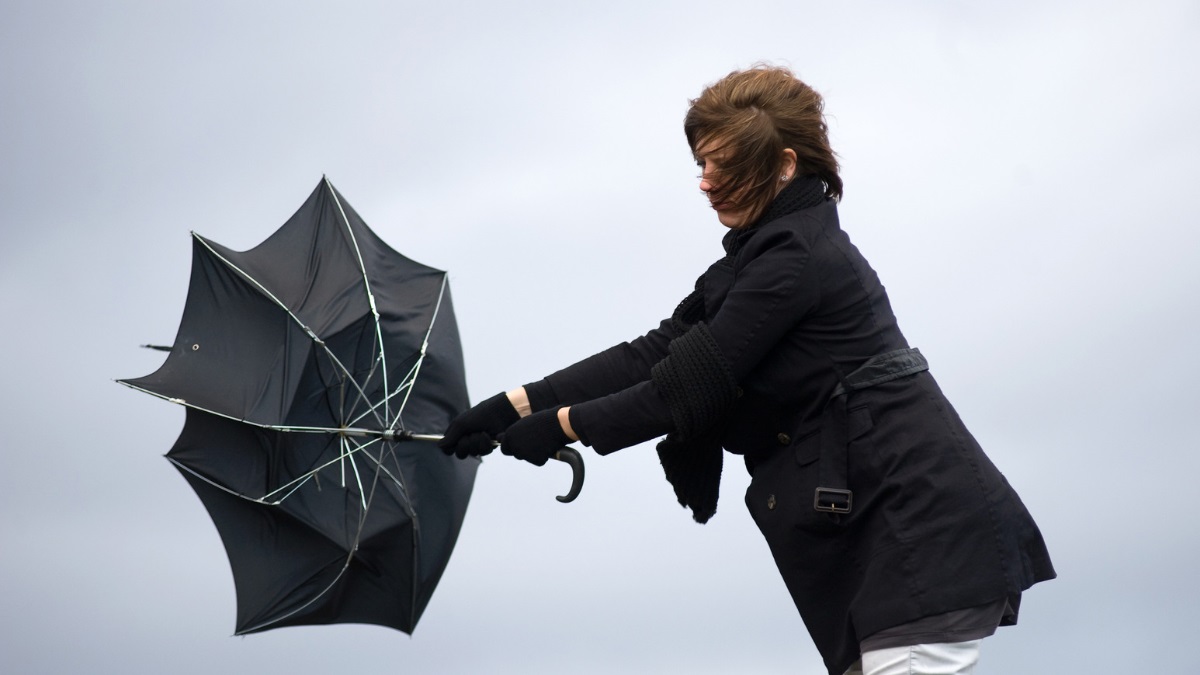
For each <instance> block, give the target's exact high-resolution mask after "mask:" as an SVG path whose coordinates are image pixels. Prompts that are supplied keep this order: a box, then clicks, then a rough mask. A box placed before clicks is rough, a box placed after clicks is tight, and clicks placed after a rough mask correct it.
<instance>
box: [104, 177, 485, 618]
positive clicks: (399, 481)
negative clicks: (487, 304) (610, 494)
mask: <svg viewBox="0 0 1200 675" xmlns="http://www.w3.org/2000/svg"><path fill="white" fill-rule="evenodd" d="M193 237H194V242H193V253H192V276H191V284H190V286H189V289H188V297H187V302H186V305H185V307H184V312H183V319H182V320H181V322H180V327H179V332H178V335H177V336H176V338H175V343H174V345H173V346H172V347H171V351H170V354H169V355H168V357H167V360H166V362H165V363H164V364H163V365H162V367H161V368H159V369H158V370H157V371H156V372H154V373H152V374H150V375H147V376H146V377H142V378H138V379H131V380H122V381H121V382H122V383H124V384H126V385H128V386H130V387H133V388H135V389H139V390H142V391H145V392H147V393H150V394H153V395H156V396H159V397H162V398H165V399H168V400H170V401H172V402H175V403H179V404H182V405H185V406H187V419H186V422H185V424H184V428H183V432H182V433H181V434H180V437H179V440H178V441H176V443H175V446H174V447H173V448H172V449H171V450H170V452H168V453H167V458H168V459H169V460H170V461H171V462H173V463H174V464H175V466H176V467H178V468H179V470H180V471H181V472H182V473H183V475H184V477H185V478H186V479H187V480H188V482H189V483H190V484H191V485H192V487H193V488H194V489H195V491H196V493H197V494H198V495H199V496H200V498H201V500H202V501H203V502H204V505H205V507H206V508H207V509H208V511H209V514H210V515H211V516H212V518H213V521H214V523H215V524H216V526H217V529H218V531H219V532H220V534H221V538H222V540H223V542H224V544H225V548H226V551H227V552H228V554H229V559H230V565H231V567H232V569H233V576H234V583H235V586H236V587H237V596H238V620H237V632H238V633H239V634H242V633H251V632H255V631H260V630H266V629H269V628H277V627H280V626H288V625H298V624H324V623H372V624H379V625H384V626H391V627H393V628H396V629H399V630H402V631H404V632H407V633H411V632H412V630H413V628H414V626H415V625H416V622H417V620H418V619H419V618H420V616H421V613H422V611H423V610H424V608H425V606H426V605H427V604H428V602H429V598H430V595H431V594H432V592H433V589H434V586H435V585H436V584H437V582H438V579H439V578H440V577H441V575H442V572H443V570H444V569H445V567H446V563H447V561H448V559H449V556H450V553H451V550H452V549H453V547H454V542H455V540H456V539H457V536H458V532H459V529H460V528H461V526H462V521H463V517H464V515H465V513H466V507H467V502H468V500H469V499H470V494H471V489H472V486H473V485H474V479H475V472H476V469H477V468H478V461H477V460H467V461H460V460H456V459H454V458H451V457H447V456H445V455H444V454H443V453H442V452H441V451H439V450H438V449H437V448H436V447H435V446H434V445H433V443H431V442H429V441H417V440H406V439H408V438H409V434H411V433H418V434H436V433H440V432H441V430H443V429H445V428H446V425H447V424H448V423H449V421H450V419H451V418H452V417H453V416H454V415H456V414H457V413H458V412H460V411H462V410H464V409H465V408H466V407H467V406H468V398H467V391H466V382H465V376H464V372H463V359H462V348H461V343H460V341H459V336H458V328H457V326H456V324H455V321H454V312H453V304H452V302H451V299H450V290H449V287H448V285H447V283H446V273H445V272H442V271H440V270H436V269H433V268H431V267H427V266H425V265H421V264H420V263H417V262H414V261H412V260H409V259H408V258H405V257H404V256H402V255H400V254H399V253H397V252H396V251H394V250H392V249H391V248H390V247H389V246H388V245H387V244H386V243H384V242H383V240H382V239H380V238H379V237H378V236H377V235H376V234H375V233H374V232H372V231H371V230H370V228H368V227H367V225H366V223H364V222H363V220H362V219H361V218H360V217H359V216H358V214H357V213H355V212H354V210H353V209H352V208H351V207H350V205H349V204H347V203H346V201H345V200H344V199H343V198H342V196H341V195H340V194H339V193H338V192H337V191H336V190H335V189H334V187H333V185H332V184H330V182H329V181H328V180H327V179H322V180H321V182H320V184H318V185H317V188H316V189H315V190H314V191H313V193H312V194H311V195H310V196H309V198H308V200H307V201H306V202H305V203H304V205H303V206H301V207H300V209H299V210H298V211H297V212H296V214H295V215H293V216H292V217H291V219H289V220H288V221H287V222H286V223H285V224H284V225H283V227H281V228H280V229H279V230H278V231H276V232H275V233H274V234H273V235H271V236H270V237H269V238H268V239H267V240H266V241H264V242H263V243H262V244H260V245H258V246H257V247H255V248H253V249H251V250H249V251H244V252H237V251H232V250H229V249H227V248H225V247H223V246H221V245H219V244H217V243H215V242H212V241H209V240H206V239H204V238H203V237H200V236H199V235H195V234H193Z"/></svg>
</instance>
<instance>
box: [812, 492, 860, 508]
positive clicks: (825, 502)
mask: <svg viewBox="0 0 1200 675" xmlns="http://www.w3.org/2000/svg"><path fill="white" fill-rule="evenodd" d="M853 505H854V493H853V492H851V491H849V490H839V489H837V488H825V487H819V488H817V489H816V490H814V491H813V508H814V509H816V510H817V511H821V512H823V513H843V514H844V513H850V508H851V507H852V506H853Z"/></svg>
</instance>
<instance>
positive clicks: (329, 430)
mask: <svg viewBox="0 0 1200 675" xmlns="http://www.w3.org/2000/svg"><path fill="white" fill-rule="evenodd" d="M116 382H117V384H123V385H125V386H126V387H129V388H130V389H133V390H135V391H140V392H142V393H143V394H149V395H151V396H153V397H155V398H161V399H162V400H164V401H167V402H169V403H175V404H177V405H181V406H184V407H185V408H191V409H192V410H199V411H200V412H204V413H208V414H210V415H216V416H217V417H223V418H225V419H227V420H233V421H234V422H241V423H242V424H249V425H250V426H254V427H258V428H259V429H270V430H271V431H286V432H293V433H301V434H338V433H342V432H345V431H352V432H357V433H362V434H369V433H378V432H372V431H370V430H369V429H343V428H341V427H301V426H287V425H283V424H263V423H262V422H255V421H253V420H248V419H245V418H242V417H234V416H233V415H228V414H226V413H223V412H217V411H216V410H212V409H210V408H205V407H203V406H198V405H196V404H195V403H189V402H188V401H187V400H185V399H182V398H176V397H174V396H167V395H165V394H160V393H158V392H157V391H151V390H149V389H145V388H143V387H139V386H137V385H136V384H131V383H129V382H126V381H125V380H116Z"/></svg>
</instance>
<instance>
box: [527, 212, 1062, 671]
mask: <svg viewBox="0 0 1200 675" xmlns="http://www.w3.org/2000/svg"><path fill="white" fill-rule="evenodd" d="M723 244H724V246H725V251H726V255H725V256H724V257H722V258H721V259H720V260H718V261H717V262H716V263H714V264H713V265H712V266H710V267H709V268H708V270H707V271H706V272H705V273H704V275H703V277H702V281H701V282H700V283H699V284H698V286H697V287H698V288H700V289H702V294H703V300H704V317H703V319H704V321H705V324H706V325H707V326H708V327H709V330H710V332H711V334H712V337H713V339H714V341H715V342H716V344H717V345H718V346H719V347H720V349H721V352H722V353H723V354H724V356H725V360H726V362H727V363H729V365H730V370H731V372H732V373H733V376H734V378H735V379H736V380H737V382H738V384H739V387H740V388H741V391H742V396H740V397H739V398H738V399H737V401H736V402H735V403H734V404H733V406H732V408H731V409H730V412H729V414H728V415H727V416H726V417H725V419H724V421H723V425H722V427H721V440H722V445H723V446H724V448H725V449H726V450H728V451H730V452H734V453H738V454H744V455H746V456H747V460H748V461H747V464H748V465H752V466H753V472H752V475H753V478H752V480H751V484H750V487H749V488H748V490H747V492H746V504H747V506H748V507H749V509H750V512H751V515H752V516H753V517H754V520H755V522H756V523H757V524H758V526H759V528H760V530H761V531H762V533H763V535H764V537H765V538H766V540H767V543H768V545H769V546H770V548H771V552H772V555H773V556H774V557H775V561H776V564H777V566H778V568H779V570H780V573H781V575H782V576H783V578H784V581H785V583H786V584H787V587H788V589H789V592H790V593H791V595H792V599H793V601H794V602H795V603H796V606H797V609H799V611H800V614H801V616H802V617H803V619H804V622H805V624H806V626H807V627H808V629H809V632H810V634H811V635H812V637H813V640H814V642H815V643H816V645H817V648H818V649H819V650H820V652H821V654H822V656H823V658H824V659H825V663H826V666H827V668H828V669H829V672H830V673H836V674H837V675H841V673H843V672H844V671H845V669H846V668H847V667H848V666H849V665H850V664H851V663H853V662H854V661H855V660H856V659H857V658H858V643H859V641H860V639H861V638H862V637H863V636H866V635H870V634H872V633H875V632H878V631H881V630H884V629H886V628H889V627H891V626H897V625H901V624H905V623H908V622H911V621H915V620H917V619H920V618H921V617H925V616H930V615H935V614H940V613H944V612H950V611H953V610H958V609H963V608H967V607H973V606H977V605H980V604H982V603H985V602H988V601H991V600H994V599H995V598H999V597H1006V596H1007V597H1012V596H1014V595H1016V594H1018V593H1020V592H1021V591H1023V590H1025V589H1026V588H1028V587H1029V586H1031V585H1033V584H1034V583H1036V582H1038V581H1042V580H1045V579H1050V578H1053V577H1054V575H1055V574H1054V568H1053V566H1052V564H1051V562H1050V557H1049V554H1048V552H1047V550H1046V547H1045V544H1044V543H1043V541H1042V537H1041V534H1040V532H1039V531H1038V528H1037V525H1036V524H1035V523H1034V521H1033V519H1032V518H1031V517H1030V515H1029V513H1028V512H1027V511H1026V509H1025V507H1024V505H1023V504H1022V503H1021V500H1020V498H1019V497H1018V496H1017V494H1016V492H1015V491H1014V490H1013V489H1012V488H1011V487H1010V486H1009V485H1008V482H1007V481H1006V480H1005V478H1004V476H1003V475H1002V474H1001V473H1000V472H999V471H998V470H997V469H996V467H995V466H994V465H993V464H992V463H991V461H990V460H989V459H988V457H987V456H986V455H985V454H984V453H983V451H982V449H981V448H980V447H979V444H978V443H977V442H976V441H975V439H974V438H973V437H972V435H971V433H970V432H969V430H968V429H967V428H966V426H965V425H964V424H963V423H962V420H961V419H959V417H958V415H957V414H956V413H955V412H954V409H953V407H952V406H951V405H950V402H949V401H948V400H947V399H946V397H945V396H944V395H943V393H942V392H941V390H940V389H939V388H938V386H937V383H936V381H935V380H934V378H933V375H932V374H931V372H930V371H923V372H917V373H913V374H910V375H906V376H904V377H901V378H899V379H895V380H891V381H888V382H883V383H880V384H877V385H876V386H872V387H869V388H866V389H857V390H854V391H848V392H847V393H846V394H845V396H844V397H843V398H844V408H843V410H844V413H845V418H844V422H843V424H844V428H845V432H844V433H845V441H844V445H845V453H846V455H845V456H846V457H847V460H848V461H847V485H848V487H849V488H850V489H851V490H852V491H853V493H854V509H853V512H852V513H851V514H849V515H847V516H836V519H835V518H834V517H831V516H830V514H825V513H820V512H817V511H815V510H814V509H813V494H814V490H815V488H816V487H817V486H818V480H819V474H818V471H819V466H818V465H819V464H820V462H819V461H818V460H819V458H820V452H821V444H822V437H823V436H826V435H828V434H829V433H832V432H831V431H830V430H826V429H825V428H824V424H825V411H826V406H827V403H828V402H829V401H830V399H831V398H832V397H833V394H834V392H835V390H837V388H838V386H839V385H840V384H841V383H842V382H843V381H844V380H845V379H846V378H847V377H848V376H849V375H850V374H851V373H853V372H854V371H856V370H858V369H859V368H861V367H863V366H864V364H866V363H867V362H868V361H869V360H870V359H871V358H872V357H875V356H877V355H881V354H887V353H889V352H893V351H895V350H901V349H905V348H908V347H909V345H908V343H907V341H906V340H905V338H904V336H903V334H902V333H901V331H900V328H899V326H898V324H897V321H896V317H895V315H894V314H893V313H892V309H891V306H890V303H889V302H888V298H887V294H886V292H885V290H884V288H883V285H882V284H881V283H880V281H879V278H878V276H877V275H876V274H875V272H874V270H872V269H871V267H870V265H869V264H868V263H867V261H866V260H865V258H864V257H863V256H862V254H861V253H860V252H859V251H858V249H857V248H856V247H855V246H854V245H853V244H852V243H851V241H850V239H849V237H848V236H847V235H846V233H845V232H844V231H843V230H842V229H841V228H840V225H839V221H838V215H837V208H836V205H835V204H834V203H833V202H830V201H823V202H822V203H820V204H819V205H816V206H814V207H811V208H805V209H801V210H798V211H793V212H791V213H788V214H787V215H784V216H782V217H778V218H774V219H772V220H769V221H764V222H761V223H760V224H758V225H756V226H755V227H753V228H750V229H747V230H731V231H730V232H729V233H727V234H726V235H725V238H724V240H723ZM680 334H681V332H680V327H679V326H678V325H676V323H675V322H673V321H672V320H670V319H668V320H667V321H664V322H663V323H662V324H660V326H659V327H658V328H657V329H655V330H653V331H650V332H649V333H647V334H646V335H644V336H642V337H641V338H638V339H636V340H633V341H631V342H629V343H623V344H622V345H618V346H617V347H614V348H612V349H610V350H606V351H605V352H601V353H600V354H598V355H596V356H594V357H591V358H590V359H586V360H584V361H582V362H580V363H579V364H576V365H575V366H572V367H569V368H566V369H564V370H562V371H559V372H558V373H555V374H552V375H550V376H548V377H547V378H546V382H547V385H548V387H549V388H551V389H552V390H553V391H554V392H555V394H556V398H557V400H558V401H559V402H560V403H563V404H569V405H572V408H571V419H572V424H573V425H574V427H575V428H576V430H577V431H578V432H579V433H580V436H581V437H583V438H584V441H585V442H586V443H588V444H589V445H591V446H592V447H594V448H595V449H596V451H597V452H599V453H601V454H605V453H609V452H613V451H615V450H618V449H620V448H623V447H627V446H629V445H633V444H636V443H640V442H643V441H646V440H649V439H651V438H655V437H658V436H662V435H665V434H667V433H669V432H671V431H673V429H674V424H673V420H672V416H671V411H670V408H669V406H668V405H667V404H666V403H665V401H664V400H663V397H662V395H661V393H660V392H659V390H658V387H657V386H656V385H655V383H654V382H653V381H652V380H650V379H649V373H650V369H651V368H652V367H653V365H654V364H655V363H657V362H658V361H660V360H662V359H663V358H664V357H666V356H667V353H668V345H669V344H670V342H671V341H672V340H674V339H675V338H677V337H678V336H679V335H680Z"/></svg>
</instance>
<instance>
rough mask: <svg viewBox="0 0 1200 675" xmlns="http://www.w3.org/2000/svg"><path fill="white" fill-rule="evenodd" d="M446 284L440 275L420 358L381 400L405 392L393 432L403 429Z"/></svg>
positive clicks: (387, 399)
mask: <svg viewBox="0 0 1200 675" xmlns="http://www.w3.org/2000/svg"><path fill="white" fill-rule="evenodd" d="M448 283H449V275H445V274H443V275H442V286H441V288H440V289H439V290H438V298H437V303H436V304H435V305H434V307H433V314H432V316H430V318H429V328H427V329H425V338H424V340H422V342H421V350H420V356H418V357H417V361H416V363H414V364H413V367H412V368H411V369H410V370H409V371H408V373H407V374H406V375H405V376H404V378H403V379H402V380H401V381H400V384H399V385H397V387H396V390H395V391H393V392H392V393H390V394H388V395H387V396H386V397H384V399H383V402H384V403H386V402H387V401H389V400H391V398H392V397H394V396H399V395H400V392H402V391H403V392H405V393H404V400H403V401H401V402H400V407H399V408H398V409H397V410H396V417H395V419H394V420H392V424H391V425H390V426H389V429H392V430H395V428H396V425H397V424H399V425H400V426H401V428H403V420H402V419H401V416H402V415H403V414H404V408H405V407H407V406H408V398H409V396H411V395H412V390H413V387H414V386H415V385H416V383H417V375H418V374H419V373H420V372H421V364H423V363H424V362H425V354H426V352H427V351H428V349H429V336H430V335H432V334H433V327H434V325H435V324H436V323H437V318H438V313H439V312H440V311H441V309H442V298H444V297H445V295H446V287H447V286H448ZM377 407H379V403H376V404H374V406H372V407H371V408H370V409H368V411H367V412H371V411H372V410H373V409H374V408H377ZM367 412H364V413H363V414H361V415H359V416H358V417H357V418H355V419H354V420H352V423H353V424H357V423H358V422H359V420H361V419H362V418H364V417H366V416H367Z"/></svg>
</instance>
